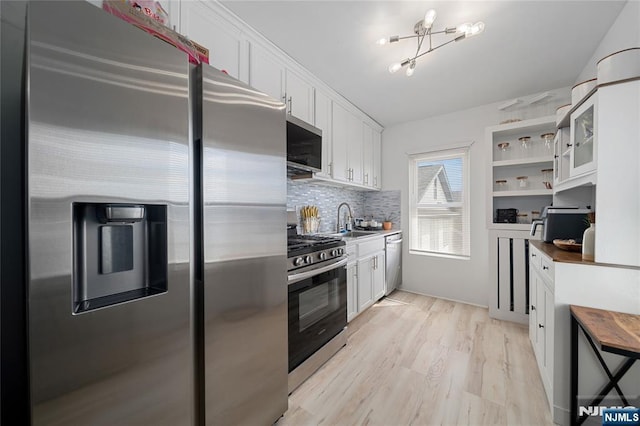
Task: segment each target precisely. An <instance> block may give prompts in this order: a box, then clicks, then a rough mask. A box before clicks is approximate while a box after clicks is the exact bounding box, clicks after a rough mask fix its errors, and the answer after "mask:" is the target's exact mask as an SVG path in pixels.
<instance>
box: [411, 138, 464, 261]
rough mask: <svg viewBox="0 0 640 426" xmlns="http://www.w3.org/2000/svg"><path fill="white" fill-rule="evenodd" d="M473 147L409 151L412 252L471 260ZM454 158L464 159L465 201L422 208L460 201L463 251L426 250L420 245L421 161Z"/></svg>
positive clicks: (451, 205) (425, 206) (426, 205)
mask: <svg viewBox="0 0 640 426" xmlns="http://www.w3.org/2000/svg"><path fill="white" fill-rule="evenodd" d="M470 151H471V145H470V144H469V145H464V146H458V147H455V148H446V149H438V150H433V151H425V152H420V153H415V154H409V159H408V169H409V197H408V198H409V200H408V204H409V254H414V255H421V256H430V257H444V258H450V259H459V260H470V259H471V203H470V198H471V197H470V182H471V179H470V176H469V175H470V173H469V171H470ZM454 158H461V159H462V175H463V176H462V185H463V187H462V201H461V202H452V203H447V204H445V205H443V204H425V205H422V207H423V208H429V206H432V207H435V206H439V207H442V206H449V207H453V206H455V205H459V206H461V207H462V225H463V229H462V236H463V239H462V244H463V252H462V253H447V252H442V251H432V250H424V249H421V248H419V247H418V238H419V235H418V220H417V219H418V212H417V209H418V208H419V207H420V206H419V205H418V200H417V195H418V179H417V171H418V163H420V162H424V161H432V162H435V161H440V160H449V159H454ZM465 250H466V252H465Z"/></svg>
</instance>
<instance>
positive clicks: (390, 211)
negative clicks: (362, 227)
mask: <svg viewBox="0 0 640 426" xmlns="http://www.w3.org/2000/svg"><path fill="white" fill-rule="evenodd" d="M364 215H365V217H366V218H368V217H369V216H371V217H372V218H373V219H376V220H384V219H388V220H390V221H391V222H393V228H394V229H400V228H401V226H400V225H401V224H400V190H397V191H371V192H365V193H364Z"/></svg>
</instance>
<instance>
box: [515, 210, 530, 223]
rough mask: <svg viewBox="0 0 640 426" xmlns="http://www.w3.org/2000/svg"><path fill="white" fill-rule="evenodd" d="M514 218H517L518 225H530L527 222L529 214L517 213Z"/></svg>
mask: <svg viewBox="0 0 640 426" xmlns="http://www.w3.org/2000/svg"><path fill="white" fill-rule="evenodd" d="M516 217H517V222H518V223H521V224H526V223H530V222H529V213H524V212H521V213H518V214H517V215H516Z"/></svg>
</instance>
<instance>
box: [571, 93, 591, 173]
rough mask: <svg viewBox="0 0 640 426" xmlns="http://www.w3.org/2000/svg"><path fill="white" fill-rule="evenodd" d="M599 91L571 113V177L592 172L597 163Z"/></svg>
mask: <svg viewBox="0 0 640 426" xmlns="http://www.w3.org/2000/svg"><path fill="white" fill-rule="evenodd" d="M597 109H598V93H597V92H596V93H594V94H593V95H591V96H590V97H589V98H588V99H587V100H586V101H585V102H584V103H583V104H582V105H580V106H579V107H578V108H577V109H576V110H575V111H574V112H572V113H571V118H570V120H571V126H570V139H569V144H567V145H568V151H569V177H570V178H573V177H576V176H580V175H583V174H585V173H591V172H593V171H595V170H596V165H597V157H596V154H597V151H596V147H597V141H598V129H597V126H598V121H597V120H596V117H597Z"/></svg>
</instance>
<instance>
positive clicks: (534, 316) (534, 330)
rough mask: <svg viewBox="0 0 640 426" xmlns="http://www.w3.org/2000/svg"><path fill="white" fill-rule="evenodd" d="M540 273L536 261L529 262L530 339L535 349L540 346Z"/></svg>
mask: <svg viewBox="0 0 640 426" xmlns="http://www.w3.org/2000/svg"><path fill="white" fill-rule="evenodd" d="M537 275H538V273H537V272H536V266H535V264H534V261H531V263H529V340H531V346H532V347H533V350H534V351H535V350H536V347H537V346H538V298H537V295H538V286H537V284H538V280H537Z"/></svg>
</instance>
